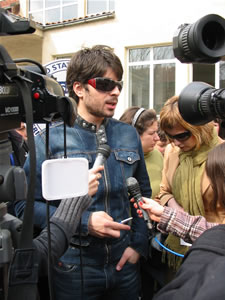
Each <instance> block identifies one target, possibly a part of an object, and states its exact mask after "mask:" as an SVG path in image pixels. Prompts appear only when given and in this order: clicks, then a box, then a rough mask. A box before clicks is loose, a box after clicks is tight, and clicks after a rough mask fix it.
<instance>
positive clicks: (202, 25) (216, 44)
mask: <svg viewBox="0 0 225 300" xmlns="http://www.w3.org/2000/svg"><path fill="white" fill-rule="evenodd" d="M173 51H174V55H175V57H176V58H177V59H178V60H180V61H181V62H185V63H191V62H193V63H194V62H196V63H216V62H217V61H219V60H220V59H221V57H222V56H224V55H225V19H224V18H222V17H221V16H219V15H215V14H210V15H206V16H204V17H203V18H201V19H199V20H198V21H197V22H195V23H193V24H183V25H181V26H180V27H179V28H178V30H177V31H176V33H175V34H174V37H173Z"/></svg>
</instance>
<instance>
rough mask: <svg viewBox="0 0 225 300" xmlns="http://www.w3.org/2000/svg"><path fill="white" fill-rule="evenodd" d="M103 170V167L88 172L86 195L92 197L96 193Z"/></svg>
mask: <svg viewBox="0 0 225 300" xmlns="http://www.w3.org/2000/svg"><path fill="white" fill-rule="evenodd" d="M102 170H104V166H99V167H96V168H94V169H93V168H92V169H90V170H89V171H88V172H89V180H88V195H89V196H93V195H95V194H96V193H97V190H98V186H99V179H100V178H101V177H102V175H101V173H100V172H101V171H102Z"/></svg>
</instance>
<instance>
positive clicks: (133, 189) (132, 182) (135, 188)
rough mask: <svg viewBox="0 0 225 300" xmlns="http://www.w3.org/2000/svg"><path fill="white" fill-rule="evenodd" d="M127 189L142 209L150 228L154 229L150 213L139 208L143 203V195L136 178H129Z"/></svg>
mask: <svg viewBox="0 0 225 300" xmlns="http://www.w3.org/2000/svg"><path fill="white" fill-rule="evenodd" d="M127 189H128V192H129V194H130V195H131V197H132V198H134V200H135V201H136V203H137V205H138V207H139V208H140V209H141V211H142V214H143V218H144V220H145V222H146V223H147V226H148V228H149V229H152V228H153V226H152V221H151V219H150V218H149V216H148V213H147V212H146V211H145V210H144V209H142V208H141V207H140V206H139V202H140V201H142V195H141V190H140V186H139V183H138V182H137V180H136V179H135V178H134V177H129V178H127Z"/></svg>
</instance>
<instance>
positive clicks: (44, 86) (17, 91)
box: [0, 9, 76, 132]
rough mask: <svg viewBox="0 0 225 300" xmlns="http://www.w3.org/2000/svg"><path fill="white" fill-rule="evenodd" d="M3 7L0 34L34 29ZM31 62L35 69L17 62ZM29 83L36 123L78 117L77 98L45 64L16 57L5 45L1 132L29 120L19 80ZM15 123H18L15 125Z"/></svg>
mask: <svg viewBox="0 0 225 300" xmlns="http://www.w3.org/2000/svg"><path fill="white" fill-rule="evenodd" d="M10 17H11V16H10V15H9V14H8V13H7V12H6V11H5V10H3V9H0V34H1V33H2V35H6V34H10V35H13V34H22V33H23V34H24V33H32V32H34V30H35V29H34V27H33V24H32V22H29V21H24V20H21V19H16V20H15V19H13V20H11V19H12V17H11V18H10ZM17 62H19V63H27V62H29V63H32V64H35V65H36V70H35V71H30V70H29V66H28V67H21V68H18V67H17V65H16V63H17ZM17 79H19V80H20V81H24V82H26V84H27V85H28V86H29V90H30V96H31V99H32V106H33V121H34V123H45V122H51V121H55V120H58V119H60V118H61V119H63V120H64V122H65V123H66V124H67V125H68V126H72V125H73V124H74V121H75V118H76V102H75V100H74V99H72V98H70V97H66V96H65V95H64V91H63V88H62V87H61V85H60V84H59V83H58V82H57V81H56V80H55V79H53V78H51V77H49V76H47V75H46V71H45V69H44V67H42V66H41V65H40V64H39V63H37V62H35V61H31V60H29V59H20V60H15V61H13V60H12V59H11V57H10V55H9V54H8V52H7V51H6V49H5V48H4V47H3V46H0V132H4V131H8V130H10V129H13V128H16V127H18V126H17V124H19V123H20V122H21V121H23V122H26V116H25V110H24V104H23V100H24V99H23V96H22V91H21V87H20V86H18V83H17V82H18V81H17ZM15 124H16V125H15Z"/></svg>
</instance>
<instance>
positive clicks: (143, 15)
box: [0, 0, 225, 117]
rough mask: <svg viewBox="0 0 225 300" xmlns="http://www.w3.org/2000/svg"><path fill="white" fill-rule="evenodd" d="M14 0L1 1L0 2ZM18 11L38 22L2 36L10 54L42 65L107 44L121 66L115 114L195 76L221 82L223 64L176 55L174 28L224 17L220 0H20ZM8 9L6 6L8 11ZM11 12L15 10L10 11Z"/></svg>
mask: <svg viewBox="0 0 225 300" xmlns="http://www.w3.org/2000/svg"><path fill="white" fill-rule="evenodd" d="M6 2H8V7H10V5H11V6H12V3H13V1H12V0H11V1H6V0H4V1H0V6H1V7H3V4H4V3H6ZM14 2H16V3H17V8H18V3H19V13H17V14H18V15H20V16H22V17H25V18H31V19H33V20H34V21H35V22H36V31H35V33H33V34H23V35H15V36H4V37H0V43H1V44H2V45H3V46H5V47H6V49H7V50H8V52H9V53H10V55H11V57H12V58H13V59H14V58H19V57H27V58H30V59H35V60H37V61H39V62H40V63H42V64H43V65H46V64H48V63H49V62H51V61H54V60H57V59H69V58H70V57H71V56H72V54H73V53H74V52H75V51H77V50H79V49H80V48H81V47H86V46H92V45H95V44H104V45H108V46H111V47H112V48H113V49H114V51H115V53H116V54H117V55H118V56H119V57H120V59H121V61H122V64H123V66H124V78H123V81H124V89H123V91H122V93H121V96H120V99H119V103H118V107H117V110H116V115H115V116H116V117H120V115H121V114H122V113H123V111H124V110H125V109H126V108H127V107H129V106H132V105H138V106H143V107H145V108H154V109H156V111H157V113H159V111H160V109H161V107H162V105H163V103H164V102H165V101H166V100H167V99H168V98H169V97H171V96H172V95H174V94H179V92H180V91H181V90H182V88H183V87H184V86H186V84H188V83H189V82H191V81H193V80H199V81H204V82H208V83H210V84H211V85H213V86H215V87H216V88H220V87H223V85H224V77H225V75H224V73H223V68H224V64H223V61H222V60H221V61H220V62H218V63H216V64H210V65H209V64H190V63H189V64H186V63H181V62H180V61H179V60H178V59H176V58H175V57H174V54H173V47H172V40H173V36H174V33H175V32H176V31H177V28H178V27H179V26H180V25H181V24H184V23H188V24H193V23H195V22H196V21H197V20H199V19H200V18H202V17H203V16H205V15H207V14H217V15H220V16H221V17H225V12H224V11H225V10H224V8H225V4H224V1H222V0H208V1H204V0H198V1H194V0H189V1H188V2H184V1H179V0H174V1H166V0H158V1H155V2H152V1H149V0H139V1H134V0H99V1H97V0H54V1H53V0H39V1H37V0H20V1H18V0H17V1H14ZM8 7H7V9H9V8H8ZM14 13H15V12H14Z"/></svg>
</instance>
